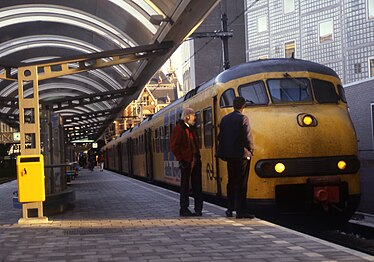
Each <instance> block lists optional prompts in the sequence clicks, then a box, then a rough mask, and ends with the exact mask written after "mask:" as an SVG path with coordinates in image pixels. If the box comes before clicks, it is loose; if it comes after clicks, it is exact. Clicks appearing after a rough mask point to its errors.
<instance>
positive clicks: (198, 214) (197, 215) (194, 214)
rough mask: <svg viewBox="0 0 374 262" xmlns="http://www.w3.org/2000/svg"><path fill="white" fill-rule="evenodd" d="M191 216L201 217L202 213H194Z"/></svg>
mask: <svg viewBox="0 0 374 262" xmlns="http://www.w3.org/2000/svg"><path fill="white" fill-rule="evenodd" d="M193 216H195V217H201V216H203V213H201V212H195V213H193Z"/></svg>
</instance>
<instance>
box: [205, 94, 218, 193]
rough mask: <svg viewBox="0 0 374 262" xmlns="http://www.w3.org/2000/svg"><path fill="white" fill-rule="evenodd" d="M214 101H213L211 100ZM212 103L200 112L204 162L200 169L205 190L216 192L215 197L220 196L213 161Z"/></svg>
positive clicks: (214, 137)
mask: <svg viewBox="0 0 374 262" xmlns="http://www.w3.org/2000/svg"><path fill="white" fill-rule="evenodd" d="M213 101H214V99H213ZM214 111H215V106H214V103H213V104H212V105H211V106H209V107H206V108H204V109H203V111H202V127H203V128H202V130H203V131H202V136H203V145H202V148H203V151H204V162H203V167H202V172H203V175H204V174H205V176H206V179H207V187H208V188H207V189H208V190H209V191H211V192H214V191H215V192H216V194H217V195H219V196H220V195H221V185H220V182H221V181H220V179H219V177H218V175H217V174H218V172H217V170H216V159H215V141H216V134H215V131H214V130H215V129H214V128H213V127H214V125H215V121H214V115H215V114H214Z"/></svg>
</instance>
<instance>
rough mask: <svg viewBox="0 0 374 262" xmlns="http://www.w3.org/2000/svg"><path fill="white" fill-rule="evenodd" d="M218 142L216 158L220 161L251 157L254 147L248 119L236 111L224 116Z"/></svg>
mask: <svg viewBox="0 0 374 262" xmlns="http://www.w3.org/2000/svg"><path fill="white" fill-rule="evenodd" d="M218 141H219V144H218V148H217V156H218V157H220V158H222V159H227V158H244V157H250V156H252V152H253V148H254V147H253V138H252V133H251V127H250V125H249V119H248V117H247V116H246V115H243V114H242V113H241V112H239V111H236V110H235V111H234V112H231V113H230V114H228V115H226V116H224V117H223V118H222V120H221V124H220V132H219V135H218Z"/></svg>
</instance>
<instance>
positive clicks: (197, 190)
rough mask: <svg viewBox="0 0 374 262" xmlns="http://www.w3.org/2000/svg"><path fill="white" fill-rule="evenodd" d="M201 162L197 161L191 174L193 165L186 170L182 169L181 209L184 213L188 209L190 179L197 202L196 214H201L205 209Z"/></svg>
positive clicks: (189, 165) (189, 164)
mask: <svg viewBox="0 0 374 262" xmlns="http://www.w3.org/2000/svg"><path fill="white" fill-rule="evenodd" d="M200 170H201V161H197V163H196V164H195V165H194V167H193V169H192V172H191V163H188V165H187V166H186V167H185V168H181V189H180V208H181V210H182V211H185V210H187V209H188V206H189V202H190V201H189V195H190V194H189V193H190V178H191V187H192V192H193V196H194V200H195V212H199V213H201V211H202V209H203V194H202V184H201V172H200Z"/></svg>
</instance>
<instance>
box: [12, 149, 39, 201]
mask: <svg viewBox="0 0 374 262" xmlns="http://www.w3.org/2000/svg"><path fill="white" fill-rule="evenodd" d="M17 178H18V201H19V202H21V203H25V202H41V201H44V200H45V187H44V159H43V155H24V156H22V155H21V156H18V157H17Z"/></svg>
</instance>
